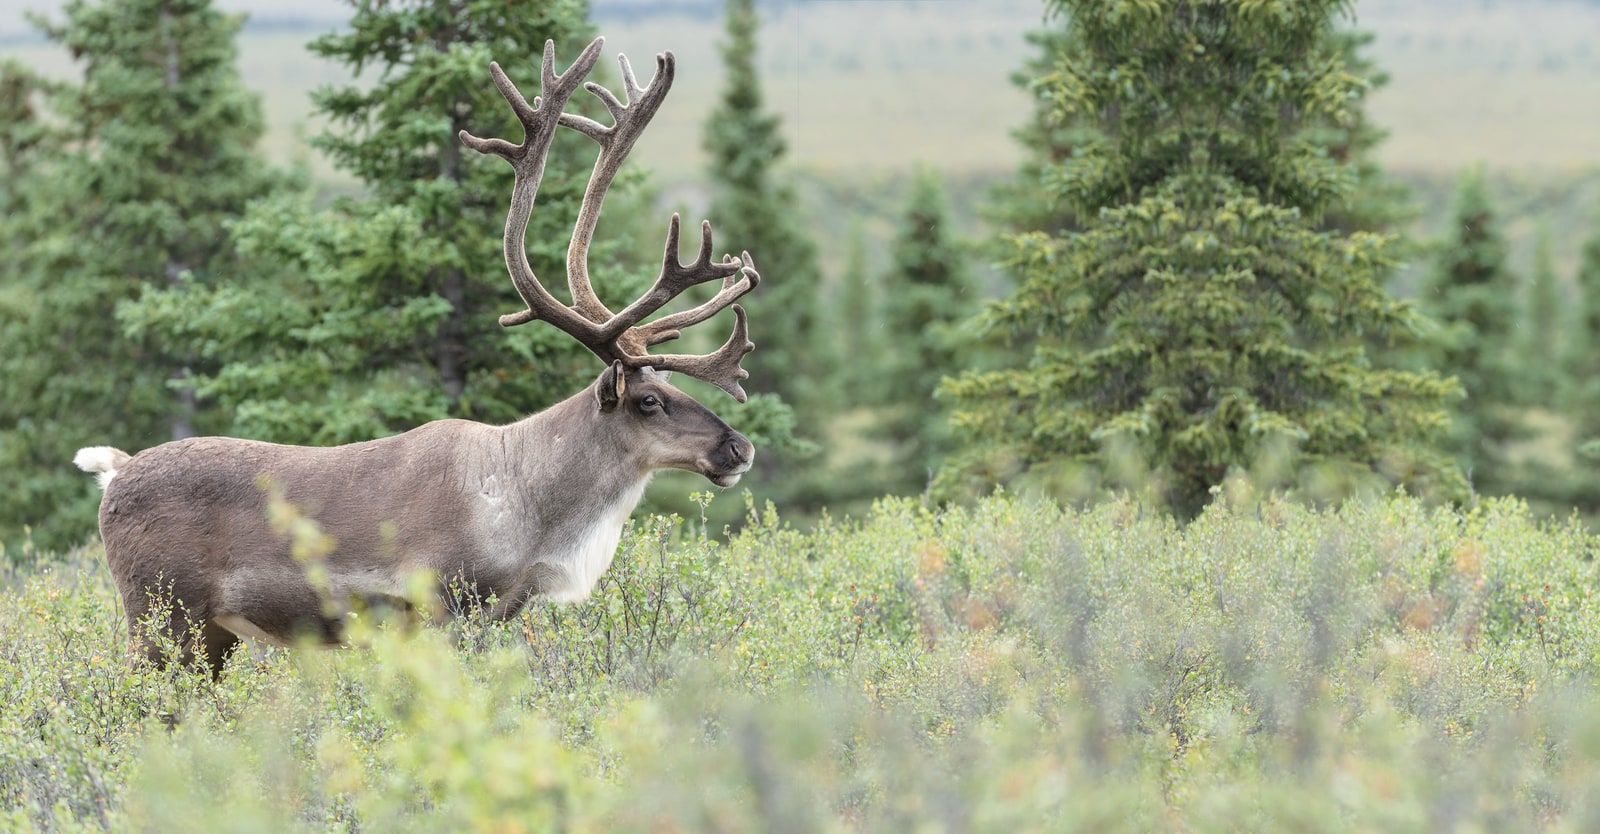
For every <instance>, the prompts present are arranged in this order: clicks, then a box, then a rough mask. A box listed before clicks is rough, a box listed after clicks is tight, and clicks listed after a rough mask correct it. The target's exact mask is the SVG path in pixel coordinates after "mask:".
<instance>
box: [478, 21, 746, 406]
mask: <svg viewBox="0 0 1600 834" xmlns="http://www.w3.org/2000/svg"><path fill="white" fill-rule="evenodd" d="M604 43H605V39H604V38H596V39H595V40H594V42H593V43H591V44H589V46H588V47H587V48H585V49H584V50H583V53H582V54H580V55H579V56H578V59H577V60H576V61H574V62H573V64H572V66H571V67H569V68H568V69H567V71H566V73H564V74H562V75H556V73H555V45H554V43H553V42H550V41H546V42H545V46H544V68H543V72H542V77H541V86H542V90H543V93H544V95H543V97H542V98H536V99H534V103H533V105H532V106H529V105H528V103H527V101H526V100H525V99H524V98H523V97H522V93H521V92H519V91H518V90H517V88H516V85H514V84H512V83H511V81H510V79H508V78H507V77H506V74H505V73H504V72H502V71H501V70H500V66H499V65H498V64H490V65H489V72H490V74H491V75H492V76H493V77H494V83H495V86H496V87H498V88H499V90H500V94H501V95H502V96H504V97H505V99H506V101H507V102H508V103H510V105H511V109H512V110H513V111H514V112H515V113H516V115H517V119H518V120H519V121H521V122H522V127H523V131H524V133H525V134H526V135H525V137H524V139H523V142H522V144H521V145H513V144H511V143H510V142H507V141H505V140H503V139H479V138H477V137H476V136H473V135H471V134H469V133H467V132H466V131H462V132H461V141H462V142H463V143H465V144H466V145H467V146H468V147H470V148H472V149H473V150H476V151H478V152H480V153H492V154H495V155H496V156H499V157H501V158H503V159H505V160H507V161H508V162H510V163H511V165H512V167H513V168H514V169H515V170H516V179H515V182H514V184H513V185H512V187H511V208H510V209H509V210H508V212H507V213H506V230H505V258H506V269H507V270H508V271H509V272H510V273H511V281H512V283H513V284H514V285H515V286H516V288H517V292H518V293H519V294H520V295H521V296H522V300H523V301H524V302H526V303H527V305H528V309H526V310H523V311H522V312H520V313H511V314H509V315H504V316H501V317H500V324H501V326H504V327H514V326H516V325H519V324H526V323H528V322H530V321H534V320H535V319H543V320H544V321H547V322H549V323H551V324H553V325H555V326H556V327H557V328H559V329H560V330H562V331H563V332H565V333H567V334H568V335H570V336H572V337H573V338H574V339H577V340H578V341H579V342H580V343H582V344H583V345H584V346H585V347H587V348H589V350H591V351H593V352H594V354H595V355H596V356H599V357H600V358H601V359H602V360H604V361H605V362H608V363H609V362H614V361H621V362H622V363H623V364H625V365H627V366H628V367H630V368H640V367H645V366H652V367H655V368H658V369H661V370H668V371H678V372H680V373H683V374H687V375H689V376H692V377H695V378H697V379H702V380H705V381H706V382H709V383H711V384H712V385H715V386H717V387H718V388H721V389H722V390H724V391H726V392H728V394H729V395H731V396H732V397H733V398H734V399H736V400H738V401H739V402H744V401H745V392H744V388H743V387H742V386H740V384H739V381H740V380H742V379H745V378H747V377H748V376H749V373H748V372H747V371H745V370H744V369H743V368H741V367H739V363H740V361H741V360H742V359H743V358H744V355H745V354H747V353H749V352H750V351H752V350H755V344H754V343H752V342H751V341H750V340H749V336H748V326H747V322H746V319H745V313H744V310H743V308H741V307H740V306H739V305H737V304H734V302H735V301H737V300H738V299H739V298H740V297H741V296H743V295H744V294H745V293H748V292H750V291H751V290H753V289H755V288H756V285H757V284H759V283H760V282H761V275H760V274H759V273H757V272H756V269H755V263H754V261H752V260H751V258H750V253H749V252H745V253H743V255H742V256H741V257H738V258H733V257H728V256H726V255H725V256H723V258H722V260H720V261H717V260H712V257H711V252H712V247H711V224H710V223H709V222H706V223H702V224H701V227H700V254H699V256H698V257H696V258H695V260H694V261H693V262H691V263H688V264H685V263H683V262H681V261H680V260H678V242H679V237H680V234H681V231H680V225H681V222H680V220H679V218H678V215H676V214H674V215H672V221H671V222H670V223H669V224H668V226H667V245H666V254H665V256H664V257H663V259H662V264H661V273H660V274H659V275H658V276H657V277H656V280H655V283H654V284H652V285H651V287H650V289H649V290H647V291H646V292H645V293H644V295H641V296H640V297H639V298H638V299H637V300H635V301H634V302H633V303H632V304H629V305H628V306H627V307H624V308H623V309H622V311H621V312H618V313H613V312H611V310H610V308H608V307H606V305H605V304H604V303H602V302H601V301H600V298H599V297H598V296H596V295H595V292H594V286H593V285H592V284H591V283H590V281H589V247H590V245H591V244H592V243H593V241H594V231H595V227H596V226H597V225H598V224H599V222H600V209H601V206H602V204H603V203H604V202H605V197H606V192H607V191H609V190H610V188H611V182H612V180H614V179H615V178H616V176H617V171H618V169H619V168H621V166H622V162H623V160H624V159H626V158H627V156H628V152H629V151H630V150H632V149H633V143H634V142H636V141H637V140H638V138H639V136H640V134H642V133H643V132H644V129H645V127H647V126H648V125H649V124H650V120H651V118H653V117H654V116H655V114H656V111H657V110H658V109H660V107H661V102H662V101H663V100H664V99H665V98H666V97H667V92H668V91H669V90H671V89H672V78H673V73H674V68H675V62H674V60H673V57H672V53H670V52H665V53H662V54H660V55H657V56H656V74H655V77H654V78H652V79H651V80H650V86H648V87H640V86H639V82H638V80H637V79H636V78H635V77H634V74H633V67H632V65H630V64H629V63H628V59H627V57H626V56H620V55H619V56H618V58H617V60H618V63H619V64H620V65H621V67H622V81H623V85H624V92H625V93H626V94H627V97H628V100H627V102H626V103H624V102H622V101H619V100H618V99H617V97H616V96H615V95H614V94H612V92H611V91H610V90H608V89H606V88H605V87H602V86H600V85H599V84H596V83H594V82H586V83H585V84H584V88H585V89H587V90H588V91H589V92H591V93H593V94H594V95H595V96H596V97H598V98H599V99H600V101H601V103H603V104H604V105H605V107H606V110H608V111H609V112H610V113H611V118H612V124H611V125H610V126H609V127H608V126H606V125H602V124H600V123H599V122H596V121H594V120H592V119H588V118H585V117H583V116H577V115H573V114H571V113H566V112H563V108H564V107H566V103H567V100H568V99H569V98H571V96H572V93H573V92H574V91H575V90H576V88H577V85H578V82H580V81H582V80H583V79H584V78H585V77H586V76H587V75H588V74H589V71H590V70H592V69H593V68H594V64H595V61H596V59H597V58H598V57H599V54H600V47H601V46H602V45H604ZM558 124H560V125H565V126H567V127H569V128H571V129H573V130H575V131H577V132H579V133H582V134H583V135H585V136H588V137H589V138H590V139H593V140H594V141H595V142H596V143H597V144H599V145H600V155H599V158H597V159H596V160H595V164H594V171H593V173H591V174H590V175H589V185H588V187H587V188H585V189H584V193H583V203H582V205H581V206H580V208H579V210H578V222H577V225H576V226H574V227H573V230H572V242H571V244H570V245H569V246H568V247H567V287H568V289H569V290H570V291H571V293H572V306H570V307H569V306H567V305H565V304H562V303H561V302H560V301H559V300H558V299H556V298H555V296H553V295H551V294H550V291H549V290H547V289H545V287H544V285H543V284H541V283H539V279H538V278H537V277H536V276H535V275H534V274H533V269H532V268H531V267H530V266H529V265H528V255H527V251H526V248H525V241H524V238H525V236H526V234H527V230H528V219H529V217H530V216H531V214H532V210H533V201H534V196H535V195H536V194H537V192H538V190H539V181H540V179H541V178H542V177H543V176H544V165H545V159H546V157H547V156H548V155H549V152H550V141H551V138H552V137H553V136H554V133H555V127H556V125H558ZM715 280H721V281H722V288H721V289H720V290H719V291H718V292H717V294H716V295H715V296H713V297H712V298H711V299H710V300H708V301H706V302H705V303H704V304H701V305H699V306H697V307H694V308H692V309H689V310H684V311H683V312H680V313H674V314H672V315H667V316H663V317H661V318H660V319H657V320H655V321H652V322H649V323H647V324H640V322H642V321H644V319H645V318H646V317H647V316H650V315H651V314H653V313H655V312H656V311H658V310H660V309H661V308H662V307H664V306H666V305H667V304H668V303H669V302H671V301H672V300H673V299H674V298H677V297H678V296H679V295H681V294H683V293H684V292H685V291H686V290H688V289H689V288H691V287H694V286H697V285H699V284H704V283H706V282H708V281H715ZM730 306H731V307H732V308H733V313H734V319H735V320H734V327H733V335H732V336H730V337H729V338H728V341H727V342H725V343H724V344H723V345H722V347H720V348H718V349H717V350H716V351H714V352H712V353H709V354H705V355H694V354H660V355H652V354H651V353H649V352H648V348H650V347H651V346H653V345H658V344H661V343H662V342H667V341H671V340H672V339H675V338H677V337H678V335H679V334H680V333H681V331H682V330H683V329H684V328H687V327H691V326H693V325H696V324H699V323H701V322H703V321H705V320H707V319H709V318H711V317H712V316H714V315H716V314H717V313H719V312H721V311H722V310H724V309H726V308H728V307H730Z"/></svg>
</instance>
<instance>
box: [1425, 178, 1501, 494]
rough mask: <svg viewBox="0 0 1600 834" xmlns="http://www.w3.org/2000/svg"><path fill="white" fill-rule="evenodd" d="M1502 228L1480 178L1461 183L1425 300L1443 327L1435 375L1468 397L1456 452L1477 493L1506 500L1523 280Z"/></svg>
mask: <svg viewBox="0 0 1600 834" xmlns="http://www.w3.org/2000/svg"><path fill="white" fill-rule="evenodd" d="M1506 257H1507V245H1506V240H1505V234H1504V232H1503V230H1502V229H1501V220H1500V218H1499V216H1498V214H1497V213H1496V211H1495V208H1494V205H1493V202H1492V200H1491V199H1490V195H1489V190H1488V185H1487V183H1486V182H1485V181H1484V178H1483V174H1482V172H1481V171H1474V172H1471V173H1469V174H1467V176H1465V177H1463V178H1462V180H1461V186H1460V191H1459V193H1458V194H1457V196H1456V204H1455V209H1454V211H1453V213H1452V215H1451V222H1450V227H1449V230H1448V232H1447V236H1446V238H1445V239H1444V241H1443V242H1442V245H1441V246H1440V249H1439V255H1438V263H1437V265H1436V266H1435V269H1434V272H1433V274H1432V275H1431V276H1430V278H1429V281H1428V284H1427V287H1426V288H1425V292H1424V294H1423V309H1424V310H1425V311H1426V312H1427V313H1428V314H1429V315H1430V316H1432V317H1433V319H1434V320H1435V321H1437V322H1438V324H1439V325H1440V327H1439V330H1438V333H1437V335H1436V336H1435V337H1434V338H1433V339H1432V340H1431V344H1430V348H1431V350H1430V355H1429V356H1428V360H1429V364H1430V365H1431V367H1436V368H1448V369H1449V370H1450V373H1451V374H1453V375H1454V376H1455V377H1456V379H1457V380H1459V381H1460V383H1461V387H1462V389H1463V391H1464V392H1465V394H1466V397H1465V398H1464V400H1463V401H1462V402H1461V404H1460V405H1459V406H1457V408H1456V412H1455V419H1454V420H1453V421H1452V424H1451V431H1450V444H1451V447H1452V450H1453V451H1454V452H1455V453H1456V455H1457V458H1458V460H1459V462H1460V465H1461V467H1462V469H1463V470H1464V471H1465V472H1466V473H1467V475H1468V477H1469V478H1470V479H1471V481H1472V484H1473V488H1474V489H1475V490H1477V491H1478V492H1481V493H1484V494H1488V495H1500V494H1504V493H1505V492H1506V487H1507V486H1508V485H1509V483H1510V481H1511V478H1510V473H1509V471H1508V468H1509V462H1508V461H1507V460H1506V455H1505V447H1506V444H1507V443H1508V442H1510V441H1511V440H1512V439H1513V438H1515V437H1516V436H1517V434H1518V418H1517V411H1516V405H1517V404H1518V403H1519V402H1520V401H1521V399H1522V397H1521V394H1522V390H1521V387H1520V385H1519V382H1518V374H1517V371H1518V367H1517V364H1516V356H1517V351H1518V349H1519V348H1520V347H1521V346H1520V345H1518V344H1516V342H1515V341H1514V339H1513V328H1514V326H1515V325H1516V323H1517V320H1518V316H1517V313H1518V308H1519V305H1518V298H1517V296H1518V292H1517V291H1518V278H1517V276H1516V275H1515V274H1514V273H1513V272H1512V271H1511V269H1510V267H1509V266H1508V265H1507V263H1506Z"/></svg>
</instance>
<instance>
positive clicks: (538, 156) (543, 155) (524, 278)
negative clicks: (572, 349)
mask: <svg viewBox="0 0 1600 834" xmlns="http://www.w3.org/2000/svg"><path fill="white" fill-rule="evenodd" d="M604 46H605V39H604V38H595V39H594V41H593V42H591V43H590V44H589V45H588V46H587V47H585V48H584V50H583V52H582V53H580V54H579V55H578V57H577V59H576V60H574V61H573V62H572V65H571V66H570V67H568V68H567V71H566V72H565V73H562V74H560V75H557V74H556V71H555V42H554V41H548V40H547V41H545V45H544V61H543V64H542V67H541V73H540V76H541V84H542V87H543V90H542V92H543V93H544V94H543V95H542V96H540V97H538V98H535V99H534V103H533V104H531V105H530V104H529V103H528V101H527V99H525V98H524V97H523V95H522V92H521V91H520V90H518V89H517V86H516V84H514V83H512V81H511V79H510V78H509V77H507V76H506V74H505V71H504V70H502V69H501V68H500V65H499V64H498V63H491V64H490V65H489V74H490V75H491V76H492V77H493V78H494V82H495V87H497V88H498V89H499V90H500V94H501V96H503V97H504V98H505V100H506V102H507V103H509V104H510V105H511V109H512V111H513V112H515V113H516V116H517V120H518V121H519V122H521V123H522V129H523V138H522V144H520V145H513V144H512V143H510V142H508V141H506V140H504V139H483V138H479V137H477V136H473V135H472V134H470V133H468V132H467V131H465V130H463V131H461V133H460V138H461V141H462V143H463V144H465V145H466V146H467V147H469V148H472V149H473V150H475V151H478V152H479V153H492V154H495V155H496V156H499V157H501V158H503V159H505V160H506V161H507V162H510V163H511V166H512V168H513V169H514V170H515V171H516V177H515V180H514V181H513V184H512V186H511V206H510V208H509V209H508V210H507V211H506V226H505V235H504V240H503V249H504V253H505V261H506V271H507V272H509V273H510V275H511V283H512V284H513V285H514V286H516V288H517V293H518V294H519V295H521V296H522V300H523V301H524V302H526V303H527V305H528V308H527V309H526V310H523V311H522V312H520V313H511V314H508V315H504V316H501V317H500V325H501V326H502V327H514V326H516V325H519V324H526V323H527V322H530V321H533V320H534V319H544V320H545V321H548V322H550V323H551V324H553V325H555V326H556V327H558V328H560V329H561V330H563V331H565V332H567V333H569V334H571V335H572V336H573V338H575V339H577V340H578V341H579V342H582V343H583V344H584V345H586V346H587V347H588V348H589V349H590V350H592V351H594V352H595V353H596V354H597V355H599V356H600V357H601V358H602V359H605V360H606V361H611V359H613V358H615V353H614V349H613V347H612V346H611V345H610V344H609V343H608V342H606V341H603V340H600V339H598V338H597V335H596V333H595V330H596V328H595V327H594V325H593V323H592V322H590V321H588V320H587V319H585V318H584V317H583V316H580V315H578V314H577V313H575V312H573V311H572V310H571V309H570V308H568V307H567V306H566V305H565V304H562V303H561V302H560V301H559V300H557V299H556V297H555V296H553V295H551V294H550V291H549V290H547V289H545V288H544V285H543V284H541V283H539V279H538V277H537V276H536V275H534V273H533V267H532V266H530V265H529V264H528V253H527V248H526V243H525V240H524V238H525V236H526V234H527V231H528V220H529V218H530V217H531V216H532V214H533V203H534V199H535V197H536V196H537V195H538V191H539V183H540V182H541V181H542V180H543V179H544V166H545V160H546V159H547V158H548V156H549V154H550V143H551V141H552V140H553V139H554V138H555V131H556V125H558V124H560V120H561V112H562V108H564V107H566V105H567V100H568V99H570V98H571V97H572V94H573V92H574V91H576V90H577V88H578V84H579V82H581V81H582V80H583V79H584V78H585V77H586V76H588V74H589V72H590V70H592V69H594V65H595V62H596V61H598V60H599V58H600V50H601V48H602V47H604Z"/></svg>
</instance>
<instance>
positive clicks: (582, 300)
mask: <svg viewBox="0 0 1600 834" xmlns="http://www.w3.org/2000/svg"><path fill="white" fill-rule="evenodd" d="M617 62H618V64H619V65H620V66H621V67H622V75H623V83H624V85H625V89H626V92H627V93H628V103H627V104H623V103H622V102H621V101H619V100H618V99H617V97H616V95H614V94H613V93H612V92H611V91H610V90H608V89H606V88H605V87H603V86H601V85H599V84H596V83H593V82H590V83H588V84H585V85H584V88H585V89H587V90H588V91H589V92H591V93H593V94H594V95H595V96H596V97H597V98H599V99H600V101H601V102H602V103H603V104H605V106H606V109H607V110H608V111H610V113H611V118H612V122H613V123H612V125H611V126H610V127H606V126H604V125H601V124H600V123H598V122H596V121H594V120H592V119H587V118H584V117H582V116H576V115H572V114H563V115H562V117H561V124H564V125H566V126H567V127H570V128H572V129H573V130H576V131H578V132H579V133H582V134H583V135H585V136H587V137H589V138H590V139H593V140H594V141H595V142H596V143H597V144H599V145H600V154H599V156H598V157H597V158H596V159H595V163H594V172H593V173H591V174H590V175H589V185H588V187H587V188H585V189H584V192H583V202H582V204H581V206H580V207H579V209H578V222H577V224H576V225H575V226H574V227H573V230H572V243H571V245H569V246H568V247H567V286H568V288H569V289H570V290H571V291H572V306H573V307H575V308H577V310H578V312H580V313H582V314H583V315H584V316H586V317H588V319H589V320H590V321H593V322H596V323H600V322H605V321H606V320H608V319H610V318H611V310H610V308H608V307H606V305H605V304H604V303H602V302H601V301H600V298H599V296H597V295H595V292H594V285H593V284H592V283H591V282H590V280H589V247H590V246H591V245H592V243H593V242H594V230H595V227H596V226H598V225H599V223H600V209H601V206H602V205H603V204H604V203H605V199H606V193H607V192H608V191H610V189H611V182H612V180H614V179H616V176H617V172H618V171H619V170H620V169H621V167H622V162H623V160H625V159H627V158H628V152H629V151H631V150H633V143H634V142H636V141H638V139H639V135H640V134H642V133H643V132H644V129H645V127H647V126H648V125H649V124H650V120H651V119H653V118H655V115H656V111H657V110H659V109H660V108H661V103H662V101H664V100H665V99H666V97H667V93H668V92H669V91H670V90H671V89H672V79H673V76H674V75H675V72H676V67H677V62H676V59H674V58H673V57H672V53H671V52H663V53H660V54H658V55H657V56H656V74H655V77H654V78H652V79H650V86H649V87H646V88H642V89H641V88H640V87H639V86H638V80H637V79H636V78H634V75H633V66H632V65H631V64H629V63H628V61H627V58H626V57H624V56H618V59H617ZM635 321H637V319H635Z"/></svg>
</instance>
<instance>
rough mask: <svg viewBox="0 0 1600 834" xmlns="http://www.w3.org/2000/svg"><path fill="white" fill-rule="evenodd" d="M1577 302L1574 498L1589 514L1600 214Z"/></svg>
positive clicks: (1595, 449)
mask: <svg viewBox="0 0 1600 834" xmlns="http://www.w3.org/2000/svg"><path fill="white" fill-rule="evenodd" d="M1577 277H1578V304H1577V315H1576V319H1577V320H1576V321H1575V322H1574V325H1575V326H1574V328H1573V331H1572V332H1573V339H1572V342H1571V344H1570V346H1569V350H1570V354H1571V357H1572V358H1571V364H1570V367H1571V368H1572V381H1573V385H1572V396H1571V404H1570V405H1569V407H1568V408H1567V413H1568V415H1569V418H1570V419H1571V420H1572V423H1573V434H1574V436H1575V437H1576V441H1577V444H1578V447H1579V451H1580V453H1581V458H1582V460H1580V461H1579V462H1578V464H1577V467H1576V471H1577V476H1576V478H1575V483H1574V485H1573V490H1572V499H1573V502H1574V503H1575V504H1576V505H1577V506H1578V507H1579V508H1580V509H1582V510H1583V512H1584V513H1585V514H1587V515H1589V516H1590V517H1596V516H1600V467H1597V465H1596V462H1597V461H1600V218H1596V223H1595V230H1594V233H1593V234H1592V235H1591V236H1590V237H1589V239H1588V240H1586V241H1584V244H1583V250H1582V251H1581V252H1580V253H1579V256H1578V276H1577Z"/></svg>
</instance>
